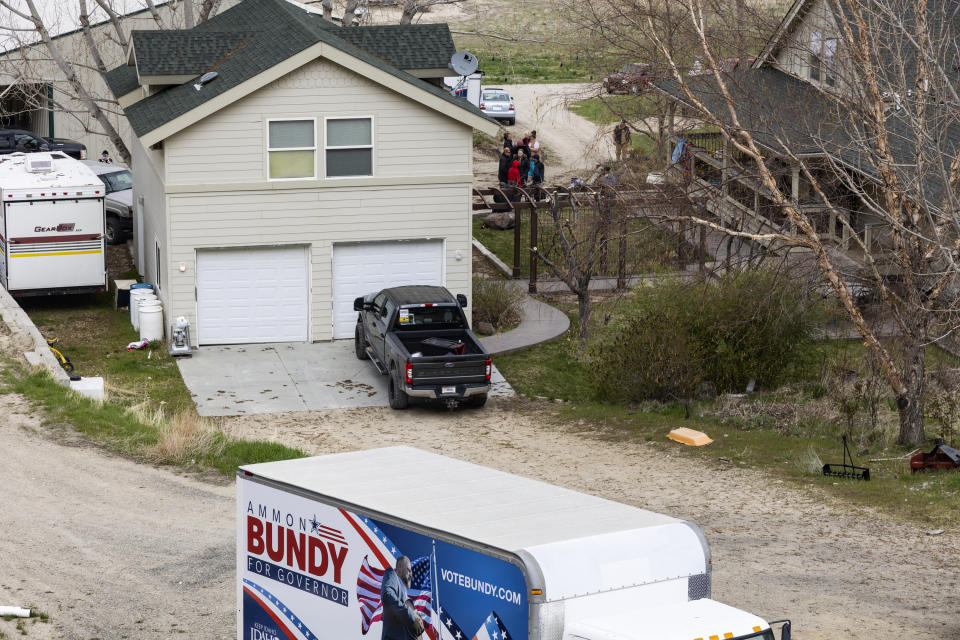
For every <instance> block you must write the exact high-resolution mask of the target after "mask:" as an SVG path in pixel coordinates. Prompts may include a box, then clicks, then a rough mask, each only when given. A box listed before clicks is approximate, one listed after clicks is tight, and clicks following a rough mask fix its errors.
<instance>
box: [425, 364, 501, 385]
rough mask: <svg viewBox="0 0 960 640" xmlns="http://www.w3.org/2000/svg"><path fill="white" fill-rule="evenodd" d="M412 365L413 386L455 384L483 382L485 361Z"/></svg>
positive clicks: (484, 378) (485, 371)
mask: <svg viewBox="0 0 960 640" xmlns="http://www.w3.org/2000/svg"><path fill="white" fill-rule="evenodd" d="M411 362H412V364H413V377H412V380H413V384H415V385H416V384H457V383H464V382H485V381H486V374H487V360H486V358H480V359H476V360H473V359H471V360H460V359H456V360H449V361H445V360H440V361H437V362H429V361H428V362H417V358H414V359H412V360H411Z"/></svg>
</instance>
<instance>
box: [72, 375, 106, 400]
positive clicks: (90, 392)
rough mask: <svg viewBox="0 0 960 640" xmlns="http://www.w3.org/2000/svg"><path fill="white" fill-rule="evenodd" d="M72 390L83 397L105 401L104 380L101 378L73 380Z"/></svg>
mask: <svg viewBox="0 0 960 640" xmlns="http://www.w3.org/2000/svg"><path fill="white" fill-rule="evenodd" d="M70 388H71V389H73V390H74V391H76V392H77V393H79V394H80V395H82V396H87V397H88V398H93V399H94V400H103V378H101V377H100V376H92V377H89V378H80V379H79V380H71V381H70Z"/></svg>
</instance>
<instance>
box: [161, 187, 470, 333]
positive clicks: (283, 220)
mask: <svg viewBox="0 0 960 640" xmlns="http://www.w3.org/2000/svg"><path fill="white" fill-rule="evenodd" d="M168 198H169V200H168V203H169V214H170V229H171V238H170V241H171V249H170V255H169V259H170V265H171V268H169V269H167V273H168V274H169V275H168V277H167V279H168V281H169V282H170V296H171V299H170V305H172V306H169V309H170V311H171V314H172V315H173V316H176V315H185V316H187V317H188V318H190V321H191V322H196V315H195V314H196V297H195V295H196V294H195V289H194V285H195V280H196V249H198V248H210V247H244V246H263V245H278V244H292V245H293V244H295V245H302V244H309V245H310V247H311V260H310V261H311V266H312V273H311V282H312V293H311V301H312V308H311V319H312V321H311V337H312V339H313V340H329V339H330V338H331V335H332V326H333V320H332V313H331V312H332V305H331V295H332V291H331V280H332V245H333V243H335V242H361V241H370V240H399V239H419V238H434V239H436V238H442V239H444V240H445V253H446V260H445V282H446V286H447V287H448V288H449V289H451V290H452V291H453V292H455V293H465V294H467V295H468V296H470V295H471V290H470V276H471V268H472V264H471V247H470V226H469V216H468V214H467V212H468V211H469V209H470V202H471V199H470V184H469V183H464V184H460V185H458V184H444V185H430V184H423V185H408V186H403V187H351V188H324V189H283V190H279V191H241V192H230V193H222V192H221V193H218V192H203V193H195V194H183V195H181V194H177V195H171V196H168ZM458 251H459V252H460V258H457V252H458ZM181 262H182V263H184V265H185V266H186V270H185V271H184V272H182V273H181V272H180V271H179V270H178V267H179V264H180V263H181ZM358 295H360V294H358Z"/></svg>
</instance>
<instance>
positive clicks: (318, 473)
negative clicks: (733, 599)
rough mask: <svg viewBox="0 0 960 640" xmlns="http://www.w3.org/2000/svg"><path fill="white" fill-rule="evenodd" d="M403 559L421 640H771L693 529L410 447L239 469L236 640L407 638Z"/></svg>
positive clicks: (763, 623)
mask: <svg viewBox="0 0 960 640" xmlns="http://www.w3.org/2000/svg"><path fill="white" fill-rule="evenodd" d="M401 556H406V557H407V558H409V560H410V563H411V568H412V577H411V579H410V582H409V584H408V585H407V587H406V590H407V595H408V597H409V600H410V604H409V607H412V609H414V610H415V612H416V615H417V616H418V617H420V618H421V620H422V621H423V625H424V627H425V630H424V635H423V637H424V638H429V639H430V640H470V639H471V638H472V639H474V640H647V639H656V640H708V639H709V640H718V639H720V638H740V639H743V638H756V639H758V640H773V638H774V636H773V631H772V630H771V626H770V624H769V623H767V622H766V621H764V620H763V619H761V618H759V617H757V616H754V615H751V614H749V613H746V612H745V611H740V610H738V609H735V608H733V607H730V606H727V605H724V604H721V603H719V602H716V601H714V600H711V599H710V581H711V562H710V550H709V547H708V545H707V542H706V540H705V539H704V537H703V534H702V533H701V531H700V529H699V527H697V525H695V524H692V523H690V522H685V521H683V520H678V519H676V518H671V517H669V516H665V515H661V514H658V513H653V512H650V511H645V510H643V509H637V508H635V507H630V506H627V505H623V504H618V503H615V502H611V501H609V500H604V499H601V498H597V497H594V496H590V495H586V494H583V493H578V492H576V491H570V490H568V489H562V488H560V487H555V486H552V485H549V484H545V483H543V482H538V481H535V480H530V479H527V478H522V477H519V476H515V475H511V474H508V473H503V472H501V471H496V470H493V469H489V468H486V467H481V466H478V465H474V464H469V463H466V462H461V461H459V460H454V459H451V458H446V457H443V456H439V455H436V454H432V453H427V452H424V451H420V450H418V449H413V448H409V447H390V448H385V449H375V450H370V451H359V452H353V453H344V454H337V455H329V456H320V457H314V458H301V459H296V460H286V461H282V462H270V463H263V464H253V465H247V466H244V467H241V468H240V470H239V472H238V474H237V638H238V639H243V640H251V639H253V640H273V639H274V638H303V639H307V640H312V639H313V638H337V639H338V640H347V639H350V638H355V639H356V640H360V639H361V638H371V639H375V640H379V639H380V638H381V634H382V632H383V631H384V628H383V626H384V625H388V627H389V628H388V629H386V632H387V633H386V634H385V635H384V637H389V638H403V637H407V636H404V635H402V634H403V633H404V631H403V630H402V629H401V628H399V627H398V625H400V624H401V622H398V620H402V616H401V617H399V618H398V615H400V614H398V613H397V612H396V611H397V610H396V607H391V606H390V603H391V600H390V599H389V598H387V599H386V604H385V603H383V602H381V591H380V589H381V583H382V581H383V580H384V579H385V578H384V575H385V572H386V571H387V570H388V569H390V568H392V567H394V566H395V565H396V564H397V561H398V559H399V558H400V557H401ZM388 582H389V580H388ZM385 607H386V611H385V610H384V608H385ZM405 613H407V614H408V615H409V614H412V612H410V611H406V610H405ZM789 633H790V632H789V622H785V621H784V626H783V632H782V637H783V638H789Z"/></svg>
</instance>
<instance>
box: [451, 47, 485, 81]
mask: <svg viewBox="0 0 960 640" xmlns="http://www.w3.org/2000/svg"><path fill="white" fill-rule="evenodd" d="M478 65H479V63H478V62H477V56H475V55H473V54H472V53H468V52H466V51H457V52H456V53H455V54H453V56H452V57H451V58H450V64H449V65H448V66H449V67H450V68H451V69H453V72H454V73H456V74H457V75H458V76H469V75H470V74H471V73H473V72H474V71H476V70H477V66H478Z"/></svg>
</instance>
